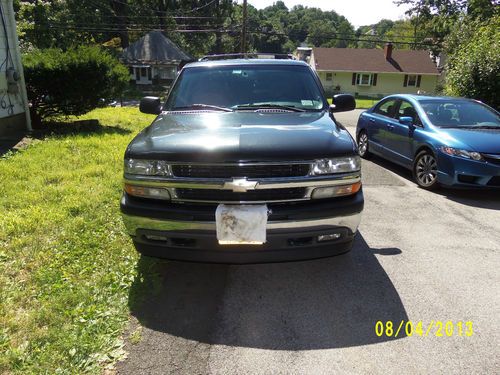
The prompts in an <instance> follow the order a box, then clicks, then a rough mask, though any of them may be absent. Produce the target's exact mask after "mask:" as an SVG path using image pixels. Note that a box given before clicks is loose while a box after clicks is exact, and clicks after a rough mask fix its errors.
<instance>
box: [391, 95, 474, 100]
mask: <svg viewBox="0 0 500 375" xmlns="http://www.w3.org/2000/svg"><path fill="white" fill-rule="evenodd" d="M389 97H398V98H406V99H413V100H416V101H423V100H433V101H445V100H450V99H451V100H467V101H475V100H474V99H469V98H460V97H455V96H433V95H417V94H394V95H389V96H387V97H386V98H389ZM384 99H385V98H384Z"/></svg>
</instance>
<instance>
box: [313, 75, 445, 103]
mask: <svg viewBox="0 0 500 375" xmlns="http://www.w3.org/2000/svg"><path fill="white" fill-rule="evenodd" d="M327 73H332V78H333V79H332V81H327V80H326V74H327ZM353 73H354V72H334V71H331V72H330V71H329V72H327V71H318V75H319V78H320V80H321V83H322V84H323V87H324V89H325V91H326V92H327V93H331V92H332V91H334V90H335V87H336V86H340V90H339V91H340V92H345V93H350V94H357V95H366V96H376V97H380V96H386V95H390V94H400V93H405V94H415V93H417V91H420V92H425V93H429V94H433V93H435V91H436V85H437V82H438V77H439V76H437V75H426V74H421V76H422V79H421V82H420V87H410V86H407V87H404V85H403V83H404V77H405V74H402V73H401V74H398V73H377V85H376V86H360V85H352V74H353Z"/></svg>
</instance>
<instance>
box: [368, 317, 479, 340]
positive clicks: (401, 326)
mask: <svg viewBox="0 0 500 375" xmlns="http://www.w3.org/2000/svg"><path fill="white" fill-rule="evenodd" d="M375 334H376V335H377V336H378V337H382V336H386V337H403V336H408V337H411V336H420V337H427V336H436V337H452V336H460V337H470V336H472V335H473V334H474V329H473V324H472V322H471V321H470V320H468V321H461V320H459V321H457V322H453V321H451V320H447V321H441V320H431V321H430V322H429V323H423V322H422V321H421V320H420V321H418V322H412V321H411V320H408V321H405V320H401V321H399V322H393V321H391V320H387V321H385V322H384V321H381V320H379V321H377V322H376V323H375Z"/></svg>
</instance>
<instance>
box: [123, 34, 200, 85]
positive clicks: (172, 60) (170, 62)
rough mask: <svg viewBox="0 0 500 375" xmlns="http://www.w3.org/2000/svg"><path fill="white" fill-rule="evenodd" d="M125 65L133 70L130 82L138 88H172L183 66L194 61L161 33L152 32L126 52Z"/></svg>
mask: <svg viewBox="0 0 500 375" xmlns="http://www.w3.org/2000/svg"><path fill="white" fill-rule="evenodd" d="M122 58H123V62H124V64H126V65H127V66H128V67H129V70H130V80H131V81H135V83H136V84H137V85H152V84H166V85H169V84H171V83H172V81H173V80H174V79H175V77H176V76H177V71H178V69H179V67H180V66H181V65H183V64H184V63H186V62H188V61H193V58H192V57H191V56H189V55H188V54H187V53H185V52H184V51H183V50H181V49H180V48H179V47H178V46H177V45H176V44H175V43H174V42H172V41H171V40H170V39H168V38H167V37H166V36H165V35H163V33H162V32H161V31H150V32H149V33H147V34H146V35H144V36H143V37H142V38H140V39H139V40H138V41H136V42H135V43H132V44H131V45H130V46H128V47H127V48H125V49H124V50H123V56H122Z"/></svg>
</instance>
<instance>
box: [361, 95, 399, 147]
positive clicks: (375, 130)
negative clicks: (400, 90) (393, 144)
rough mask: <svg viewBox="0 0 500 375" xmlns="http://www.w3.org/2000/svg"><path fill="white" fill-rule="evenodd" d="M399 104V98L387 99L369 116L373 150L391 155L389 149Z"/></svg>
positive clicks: (369, 136)
mask: <svg viewBox="0 0 500 375" xmlns="http://www.w3.org/2000/svg"><path fill="white" fill-rule="evenodd" d="M398 104H399V99H394V98H392V99H387V100H384V101H382V102H380V103H379V104H378V105H377V106H376V107H375V108H374V109H373V111H372V113H371V116H369V117H368V121H369V126H370V127H371V129H372V132H371V134H370V133H368V138H369V139H370V147H371V149H372V151H374V152H376V153H377V152H378V153H380V154H383V155H386V156H389V155H390V152H389V151H388V148H389V143H390V137H391V135H392V131H391V127H392V121H393V120H394V116H395V113H396V110H397V106H398Z"/></svg>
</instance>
